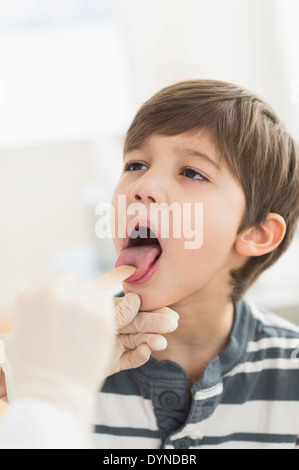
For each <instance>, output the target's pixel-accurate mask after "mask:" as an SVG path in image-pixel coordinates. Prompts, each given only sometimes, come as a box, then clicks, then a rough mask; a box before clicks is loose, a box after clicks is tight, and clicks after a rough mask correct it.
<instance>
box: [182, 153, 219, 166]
mask: <svg viewBox="0 0 299 470" xmlns="http://www.w3.org/2000/svg"><path fill="white" fill-rule="evenodd" d="M181 153H183V154H185V155H188V156H190V157H197V158H201V159H202V160H204V161H205V162H207V163H209V164H210V165H212V166H213V167H214V168H215V169H216V170H217V171H221V167H220V166H219V165H218V163H216V162H215V160H213V159H212V158H211V157H209V156H208V155H207V154H205V153H202V152H198V151H197V150H193V149H188V148H185V149H183V150H182V152H181Z"/></svg>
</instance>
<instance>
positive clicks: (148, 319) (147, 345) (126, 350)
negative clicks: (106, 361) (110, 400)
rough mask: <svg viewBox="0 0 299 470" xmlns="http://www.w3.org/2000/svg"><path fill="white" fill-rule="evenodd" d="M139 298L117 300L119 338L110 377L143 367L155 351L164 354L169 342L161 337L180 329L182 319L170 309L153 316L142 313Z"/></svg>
mask: <svg viewBox="0 0 299 470" xmlns="http://www.w3.org/2000/svg"><path fill="white" fill-rule="evenodd" d="M140 305H141V300H140V297H139V296H138V295H137V294H135V293H134V292H129V293H128V294H126V295H125V296H124V297H121V298H117V297H115V298H114V308H115V324H116V328H117V335H116V341H115V349H114V353H113V355H112V361H111V362H110V367H109V369H108V374H109V375H112V374H113V373H115V372H118V371H120V370H125V369H134V368H136V367H140V366H141V365H143V364H144V363H145V362H147V361H148V359H149V357H150V354H151V352H152V351H162V350H163V349H165V348H166V347H167V341H166V339H165V338H164V336H162V335H163V334H166V333H171V332H172V331H174V330H175V329H176V328H177V326H178V319H179V315H178V314H177V313H176V312H175V311H174V310H171V309H170V308H168V307H164V308H161V309H159V310H154V311H152V312H139V308H140Z"/></svg>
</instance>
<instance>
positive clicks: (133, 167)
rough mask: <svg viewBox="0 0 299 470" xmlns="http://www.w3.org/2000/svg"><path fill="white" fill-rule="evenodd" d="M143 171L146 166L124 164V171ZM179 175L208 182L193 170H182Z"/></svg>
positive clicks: (136, 163)
mask: <svg viewBox="0 0 299 470" xmlns="http://www.w3.org/2000/svg"><path fill="white" fill-rule="evenodd" d="M142 167H143V168H142ZM144 169H146V170H147V169H148V166H147V165H146V164H145V163H142V162H138V161H134V162H128V163H125V164H124V171H138V170H144ZM181 174H182V175H183V176H186V177H187V178H190V179H193V180H199V181H208V179H207V178H206V177H205V176H203V175H202V174H201V173H199V172H198V171H196V170H193V168H184V170H183V171H182V173H181Z"/></svg>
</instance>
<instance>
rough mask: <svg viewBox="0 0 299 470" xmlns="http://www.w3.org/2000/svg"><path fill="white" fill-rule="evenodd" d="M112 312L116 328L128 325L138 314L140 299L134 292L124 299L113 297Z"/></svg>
mask: <svg viewBox="0 0 299 470" xmlns="http://www.w3.org/2000/svg"><path fill="white" fill-rule="evenodd" d="M113 300H114V312H115V323H116V328H117V329H120V328H123V327H124V326H127V325H129V324H130V323H131V322H132V321H133V320H134V318H135V317H136V315H137V313H138V312H139V309H140V305H141V299H140V297H139V295H137V294H135V292H129V293H128V294H126V295H125V296H124V297H120V298H119V297H114V298H113Z"/></svg>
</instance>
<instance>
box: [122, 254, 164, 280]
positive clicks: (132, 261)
mask: <svg viewBox="0 0 299 470" xmlns="http://www.w3.org/2000/svg"><path fill="white" fill-rule="evenodd" d="M161 251H162V250H161V247H160V245H144V246H132V247H130V248H125V249H124V250H123V251H122V252H121V253H120V255H119V257H118V258H117V260H116V263H115V266H114V267H115V268H117V267H118V266H122V265H123V264H129V265H132V266H136V268H137V271H136V272H135V273H134V274H133V275H132V276H130V277H129V278H128V279H126V280H130V281H136V280H137V279H140V278H141V277H142V276H144V274H145V273H146V272H147V271H148V270H149V268H150V266H151V265H152V264H153V263H154V261H155V259H156V258H157V257H158V256H159V255H160V254H161Z"/></svg>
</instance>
